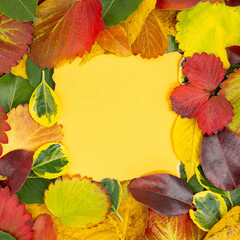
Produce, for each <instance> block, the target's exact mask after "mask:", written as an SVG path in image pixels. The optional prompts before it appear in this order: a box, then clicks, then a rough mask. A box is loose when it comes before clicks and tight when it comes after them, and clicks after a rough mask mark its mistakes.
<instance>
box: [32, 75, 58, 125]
mask: <svg viewBox="0 0 240 240" xmlns="http://www.w3.org/2000/svg"><path fill="white" fill-rule="evenodd" d="M44 74H45V73H44V71H43V72H42V82H41V83H40V84H39V85H38V87H37V88H36V89H35V91H34V92H33V94H32V96H31V99H30V102H29V112H30V114H31V116H32V118H33V119H34V120H35V121H36V122H38V123H39V124H41V125H43V126H45V127H51V126H53V125H54V124H55V123H56V122H57V121H58V119H59V115H60V109H61V107H60V101H59V99H58V97H57V95H56V93H54V91H53V90H52V89H51V88H50V86H49V85H48V84H47V83H46V81H45V76H44Z"/></svg>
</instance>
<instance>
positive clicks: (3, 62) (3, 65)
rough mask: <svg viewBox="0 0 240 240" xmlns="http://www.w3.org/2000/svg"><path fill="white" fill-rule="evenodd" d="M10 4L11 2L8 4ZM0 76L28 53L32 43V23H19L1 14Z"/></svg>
mask: <svg viewBox="0 0 240 240" xmlns="http://www.w3.org/2000/svg"><path fill="white" fill-rule="evenodd" d="M1 2H2V1H1ZM8 4H9V2H8ZM0 28H1V32H0V55H1V59H0V75H2V74H3V73H8V72H10V70H11V67H13V66H16V65H17V61H18V60H20V59H21V58H22V56H23V55H24V54H25V53H27V51H28V46H27V45H28V44H31V43H32V33H33V29H32V23H31V22H18V21H15V20H11V19H9V18H8V17H7V16H5V15H3V14H0Z"/></svg>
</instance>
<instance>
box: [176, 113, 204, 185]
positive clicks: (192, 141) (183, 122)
mask: <svg viewBox="0 0 240 240" xmlns="http://www.w3.org/2000/svg"><path fill="white" fill-rule="evenodd" d="M202 137H203V133H202V131H201V130H200V129H199V127H198V123H197V120H196V119H188V118H181V116H178V117H177V120H176V123H175V125H174V129H173V146H174V151H175V153H176V155H177V157H178V158H179V159H180V160H181V161H182V162H183V164H184V165H185V171H186V174H187V178H188V180H189V179H190V178H191V177H192V176H193V175H194V173H195V171H196V166H197V165H198V164H200V147H201V142H202Z"/></svg>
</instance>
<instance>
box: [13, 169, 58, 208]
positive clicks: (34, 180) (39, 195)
mask: <svg viewBox="0 0 240 240" xmlns="http://www.w3.org/2000/svg"><path fill="white" fill-rule="evenodd" d="M54 181H55V179H51V180H50V179H44V178H41V177H39V176H37V175H36V174H35V173H34V172H32V171H31V172H30V174H29V176H28V178H27V180H26V182H25V183H24V184H23V186H22V187H21V189H20V190H19V191H18V192H17V193H16V195H17V196H18V198H19V201H20V202H22V203H26V204H43V203H44V200H43V197H44V192H45V190H46V189H47V188H48V186H49V184H50V183H51V182H54Z"/></svg>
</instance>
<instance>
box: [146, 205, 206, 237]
mask: <svg viewBox="0 0 240 240" xmlns="http://www.w3.org/2000/svg"><path fill="white" fill-rule="evenodd" d="M205 234H206V232H204V231H202V230H201V229H199V228H198V227H197V226H196V225H195V224H194V223H193V221H192V220H191V218H190V216H189V213H186V214H184V215H182V216H178V217H166V216H161V215H160V214H158V213H156V212H154V211H153V210H151V209H149V212H148V226H147V229H146V232H145V235H144V237H143V239H142V240H166V239H169V240H173V239H174V240H201V239H202V238H203V236H204V235H205Z"/></svg>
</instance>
